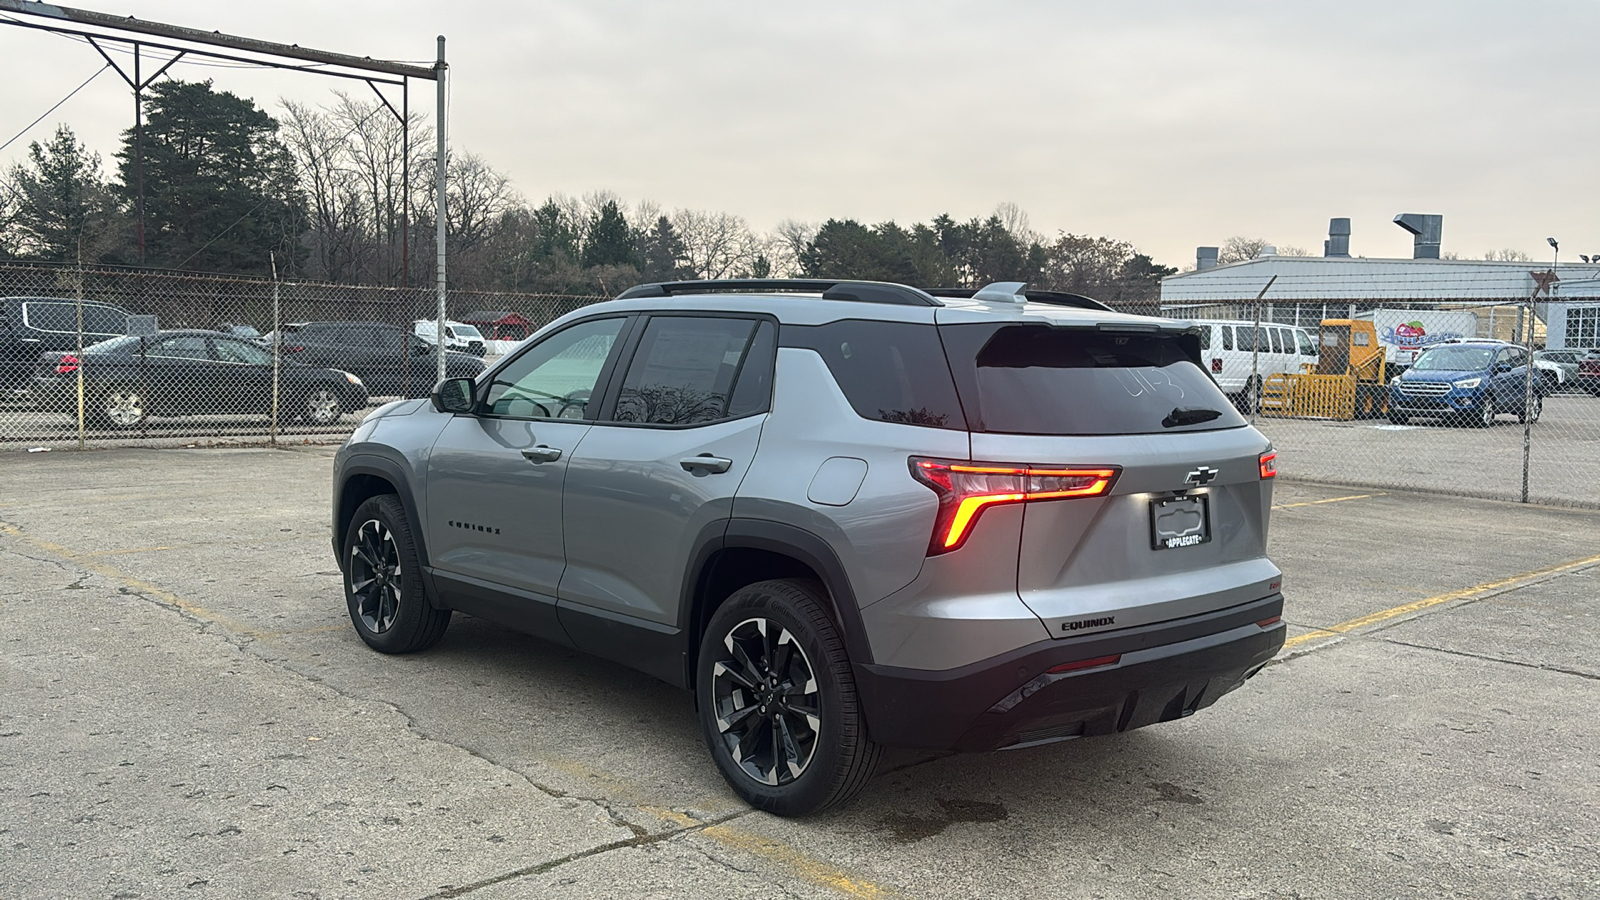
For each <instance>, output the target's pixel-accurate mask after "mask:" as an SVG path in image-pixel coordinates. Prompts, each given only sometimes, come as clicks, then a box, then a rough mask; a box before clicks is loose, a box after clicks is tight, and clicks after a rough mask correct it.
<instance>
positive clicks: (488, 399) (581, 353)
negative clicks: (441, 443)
mask: <svg viewBox="0 0 1600 900" xmlns="http://www.w3.org/2000/svg"><path fill="white" fill-rule="evenodd" d="M625 321H626V319H623V318H620V317H618V318H611V319H592V320H590V321H587V322H579V323H578V324H576V325H572V326H570V327H567V328H563V329H562V330H560V331H558V332H556V333H555V334H552V335H550V336H549V337H547V338H545V339H544V340H542V341H540V342H539V343H537V344H535V345H534V346H532V347H529V348H528V350H527V352H525V353H523V354H522V355H520V356H518V357H517V358H516V359H514V360H512V361H511V362H510V364H508V365H507V366H506V367H505V368H503V369H501V370H500V371H499V372H497V373H496V374H495V376H494V380H493V381H491V382H489V386H488V390H487V391H485V393H484V401H483V407H482V409H483V411H484V412H486V413H488V414H489V415H493V416H511V417H514V418H523V419H533V418H538V419H555V418H562V419H587V418H592V417H593V414H592V411H591V410H590V409H589V398H590V397H591V396H592V395H593V394H594V387H595V382H597V381H599V380H600V371H601V370H602V369H604V368H605V365H606V358H607V357H608V356H610V355H611V346H612V345H613V344H615V343H616V341H617V335H618V333H620V332H621V331H622V323H623V322H625Z"/></svg>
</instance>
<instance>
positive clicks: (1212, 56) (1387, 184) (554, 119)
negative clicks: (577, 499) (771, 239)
mask: <svg viewBox="0 0 1600 900" xmlns="http://www.w3.org/2000/svg"><path fill="white" fill-rule="evenodd" d="M72 5H76V6H78V7H79V8H84V9H92V10H95V11H97V12H105V13H112V14H116V15H132V16H136V17H138V18H141V19H147V20H153V21H158V22H166V23H169V24H174V25H183V26H188V27H193V28H201V29H205V30H219V31H223V32H226V33H230V34H236V35H242V36H246V37H253V38H258V39H262V40H271V41H279V42H283V43H293V44H300V45H301V46H305V47H315V48H317V49H323V50H330V51H335V52H341V53H350V54H355V55H360V56H373V57H377V58H387V59H399V60H411V61H418V62H424V63H426V62H430V61H431V60H432V59H433V55H434V37H435V35H439V34H443V35H445V36H446V37H447V38H448V41H449V43H448V57H449V61H450V71H451V95H452V101H453V107H452V111H451V115H450V140H451V146H452V147H453V148H455V149H457V150H469V151H472V152H475V153H477V154H479V155H481V156H483V157H485V158H486V159H487V160H488V161H489V162H490V163H491V164H492V165H493V166H495V167H496V168H498V169H500V170H501V171H503V172H505V173H506V174H508V175H510V176H511V178H512V180H513V183H514V184H515V186H516V187H517V189H518V190H519V191H520V192H521V193H522V194H524V195H525V196H527V197H528V198H529V199H531V200H534V201H538V200H541V199H543V198H544V197H545V196H547V195H549V194H551V193H553V192H561V193H565V194H572V195H582V194H585V193H588V192H591V191H596V190H610V191H614V192H616V193H617V194H619V195H621V197H622V198H623V199H624V200H625V201H627V202H629V203H633V202H637V201H639V200H653V201H655V202H656V203H659V204H661V205H662V206H664V207H667V208H674V207H680V206H689V207H695V208H700V209H711V210H718V211H725V212H731V213H735V214H738V215H741V216H744V217H745V218H746V219H748V220H749V222H750V223H751V225H752V226H753V227H755V228H757V229H760V230H767V229H770V228H772V227H773V226H775V225H776V224H777V223H778V222H779V221H781V220H783V219H798V220H802V221H810V222H819V221H821V220H823V219H826V218H828V217H838V218H843V217H852V218H855V219H858V220H860V221H862V222H866V223H869V224H870V223H877V222H881V221H884V220H888V219H894V220H896V221H899V222H901V223H910V222H915V221H926V220H927V219H929V218H931V217H933V216H935V215H937V214H939V213H942V212H948V213H950V214H951V215H952V216H955V217H956V218H958V219H965V218H971V217H974V216H985V215H987V214H989V213H990V212H992V211H993V210H994V208H995V207H996V205H997V204H999V203H1001V202H1006V201H1009V202H1012V203H1015V204H1017V205H1018V206H1020V207H1021V208H1022V209H1023V210H1024V211H1025V212H1027V213H1028V215H1029V217H1030V219H1031V222H1032V225H1033V227H1034V228H1035V229H1036V230H1038V231H1040V232H1042V233H1044V234H1046V235H1048V236H1053V235H1054V234H1055V233H1056V232H1057V231H1069V232H1074V233H1079V234H1090V235H1107V236H1111V237H1115V238H1120V239H1123V240H1128V241H1131V242H1133V243H1134V244H1135V245H1136V246H1138V247H1139V248H1140V249H1141V250H1142V251H1144V252H1146V253H1150V254H1151V255H1153V256H1154V257H1155V258H1156V259H1157V260H1159V261H1161V262H1163V263H1166V264H1168V265H1173V266H1179V267H1182V266H1185V265H1192V263H1193V260H1194V248H1195V247H1196V246H1197V245H1204V244H1213V245H1214V244H1219V243H1221V242H1222V241H1224V240H1225V239H1226V238H1228V237H1229V236H1231V235H1246V236H1252V237H1261V238H1266V239H1268V240H1271V241H1275V242H1277V243H1279V244H1284V245H1296V246H1300V247H1304V248H1307V249H1311V250H1314V251H1316V252H1317V253H1320V252H1321V247H1322V240H1323V238H1324V237H1325V236H1326V232H1327V225H1328V219H1329V218H1330V217H1333V216H1348V217H1350V218H1351V219H1352V226H1353V232H1354V233H1353V235H1352V238H1351V250H1352V252H1353V253H1355V254H1358V255H1363V256H1380V257H1408V256H1410V255H1411V238H1410V236H1409V235H1408V234H1406V233H1405V232H1403V231H1401V229H1400V228H1399V227H1398V226H1396V225H1393V224H1392V223H1391V220H1392V219H1393V217H1394V216H1395V215H1396V214H1397V213H1402V212H1417V213H1438V214H1442V215H1443V216H1444V250H1445V251H1446V252H1455V253H1458V254H1460V255H1461V256H1463V257H1473V256H1481V255H1482V254H1483V253H1484V252H1485V251H1488V250H1493V249H1500V248H1513V249H1517V250H1522V251H1524V252H1526V253H1529V254H1531V255H1533V256H1534V257H1535V258H1538V259H1547V258H1548V254H1549V247H1548V246H1547V245H1546V244H1545V237H1546V236H1548V235H1554V236H1556V237H1557V238H1558V239H1559V240H1560V241H1561V242H1562V247H1563V250H1564V252H1565V253H1566V254H1570V255H1569V256H1568V258H1569V259H1576V256H1577V254H1578V253H1580V252H1581V253H1588V252H1590V251H1597V252H1600V217H1597V215H1596V199H1597V197H1600V152H1597V151H1600V105H1597V104H1596V102H1595V98H1596V96H1597V94H1600V77H1597V76H1600V52H1597V45H1600V3H1596V2H1593V0H1521V2H1517V3H1509V2H1487V0H1484V2H1479V0H1433V2H1395V0H1383V2H1373V0H1347V2H1341V3H1333V2H1320V3H1312V2H1276V3H1269V2H1226V0H1209V2H1205V3H1197V2H1192V0H1172V2H1161V0H1118V2H1086V0H1085V2H1068V0H1056V2H1044V0H1039V2H1020V0H1019V2H1003V0H988V2H936V0H919V2H870V0H852V2H838V0H810V2H804V3H801V2H789V3H775V2H759V0H742V2H731V0H730V2H720V0H719V2H677V3H668V2H620V0H617V2H612V0H581V2H580V0H568V2H551V0H520V2H510V0H498V2H496V0H449V2H438V0H435V2H428V3H423V2H413V0H385V2H379V0H337V2H331V0H257V2H253V3H242V2H229V3H217V2H206V0H75V2H74V3H73V4H72ZM101 65H102V60H101V59H100V57H99V56H98V55H97V54H96V53H95V52H94V51H93V50H92V49H91V48H89V47H87V46H85V45H83V44H81V43H76V42H72V41H69V40H66V39H64V38H60V37H55V36H51V35H48V34H44V33H40V32H37V31H33V30H29V29H23V28H17V27H10V26H6V27H0V79H3V82H0V83H4V84H5V85H6V88H5V91H4V94H3V96H4V98H5V99H4V101H3V102H0V141H4V140H6V139H8V138H10V137H11V136H12V135H13V134H16V133H17V132H18V131H19V130H21V129H22V128H23V126H25V125H27V123H28V122H30V121H32V120H33V119H34V117H36V116H38V115H39V114H41V113H43V112H44V111H45V110H47V109H49V107H50V106H51V105H52V104H54V103H55V102H56V101H58V100H59V99H61V98H62V97H63V96H65V95H66V94H67V93H68V92H69V91H71V90H72V89H73V88H74V87H76V86H77V85H78V84H79V83H80V82H82V81H83V80H84V79H85V78H88V77H89V76H90V75H92V74H93V73H94V72H95V70H96V69H98V68H99V67H100V66H101ZM172 71H173V73H174V75H175V76H176V77H179V78H184V79H203V78H206V77H211V78H214V79H215V81H216V85H217V87H218V89H224V90H231V91H233V92H235V93H238V94H241V95H245V96H251V97H254V98H255V99H256V101H257V102H258V103H259V104H261V105H262V106H264V107H266V108H267V109H268V110H269V111H271V112H274V113H277V112H278V111H279V108H280V107H279V102H278V100H279V98H280V97H287V98H290V99H293V100H297V101H301V102H308V103H316V104H326V103H329V102H331V101H332V99H333V94H332V91H333V90H335V89H344V90H352V91H353V90H355V89H359V91H362V92H364V91H366V90H367V88H366V87H365V86H363V85H360V84H359V83H354V84H352V83H350V82H342V81H339V80H337V79H330V78H321V77H313V76H302V75H285V74H282V73H275V74H268V73H263V72H259V71H256V70H241V69H218V68H206V67H200V66H194V65H186V64H182V63H180V64H179V65H178V66H176V67H175V68H174V69H173V70H172ZM131 103H132V101H131V100H130V99H129V94H128V89H127V87H126V86H125V85H124V84H123V83H122V82H121V81H120V80H119V79H118V78H116V76H115V75H114V74H113V73H111V72H105V73H103V74H101V75H100V76H99V77H98V78H97V79H96V80H95V81H94V82H93V83H92V84H90V86H89V87H88V88H85V89H84V90H83V91H82V92H80V93H79V94H78V95H77V96H75V97H74V98H73V99H72V100H70V101H69V102H68V103H66V104H65V105H64V106H62V107H61V109H59V110H57V111H56V112H55V113H54V114H52V115H51V116H50V117H49V118H47V119H46V120H45V121H44V122H42V123H40V124H39V125H38V126H36V127H35V128H34V129H33V130H32V131H30V132H29V133H28V134H27V136H26V137H25V138H24V140H22V141H19V142H18V143H17V144H15V145H13V146H12V147H11V148H10V149H8V150H7V151H6V152H5V154H4V157H6V158H7V159H15V158H17V152H18V151H19V150H22V149H24V148H25V145H26V143H27V142H28V140H41V141H42V140H45V139H47V138H48V137H49V134H50V131H51V130H52V128H53V126H54V124H55V123H57V122H67V123H69V124H71V125H72V126H73V128H74V129H75V130H77V132H78V133H79V136H80V137H81V138H82V139H84V140H85V141H86V142H87V143H89V144H90V146H91V147H92V148H93V149H95V150H97V151H99V152H100V153H101V155H102V157H104V158H105V160H106V164H107V168H108V169H110V168H111V163H112V160H111V156H112V153H113V151H114V150H115V147H116V141H117V134H118V133H119V132H120V131H121V129H123V128H126V127H128V126H129V125H130V124H131V117H132V113H131ZM412 105H413V108H419V107H420V108H422V109H424V110H425V111H429V112H430V113H431V110H432V105H433V99H432V85H431V83H426V82H423V83H418V84H417V85H416V88H415V89H414V91H413V97H412Z"/></svg>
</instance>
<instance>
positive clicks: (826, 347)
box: [782, 319, 967, 430]
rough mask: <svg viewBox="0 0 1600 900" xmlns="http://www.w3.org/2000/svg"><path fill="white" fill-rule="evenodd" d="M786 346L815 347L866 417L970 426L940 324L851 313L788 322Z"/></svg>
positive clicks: (859, 410)
mask: <svg viewBox="0 0 1600 900" xmlns="http://www.w3.org/2000/svg"><path fill="white" fill-rule="evenodd" d="M782 344H783V346H785V347H790V346H793V347H804V348H806V349H809V350H815V351H816V352H817V353H818V354H819V355H821V357H822V361H823V362H825V363H827V365H828V371H829V372H831V373H832V374H833V380H834V381H835V382H837V383H838V385H839V389H840V390H841V391H843V392H844V395H845V398H846V399H847V400H849V401H850V406H851V408H853V409H854V410H855V411H856V415H859V416H861V417H862V418H863V419H876V420H879V421H883V422H896V423H899V424H902V425H925V426H930V427H933V428H954V429H958V430H965V429H966V427H967V420H966V416H964V415H963V414H962V411H961V402H960V400H958V399H957V397H956V386H955V382H954V381H953V380H952V379H951V375H950V363H949V362H948V361H947V360H946V359H945V351H944V345H943V344H942V343H941V342H940V340H939V332H938V330H937V326H934V325H919V324H916V323H913V322H867V321H859V320H855V319H846V320H844V321H842V322H833V323H830V324H828V325H819V326H798V325H786V326H784V328H783V338H782Z"/></svg>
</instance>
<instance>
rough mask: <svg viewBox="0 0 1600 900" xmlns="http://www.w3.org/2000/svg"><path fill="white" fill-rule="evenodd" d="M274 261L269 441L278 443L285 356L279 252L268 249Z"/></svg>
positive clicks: (269, 255) (270, 257) (272, 443)
mask: <svg viewBox="0 0 1600 900" xmlns="http://www.w3.org/2000/svg"><path fill="white" fill-rule="evenodd" d="M267 258H268V259H269V260H271V262H272V414H271V415H270V416H269V417H268V422H269V424H268V426H267V443H269V444H271V445H273V446H277V444H278V361H279V360H280V359H281V358H282V357H283V322H282V321H281V319H282V317H281V316H280V315H279V309H280V305H279V302H278V301H279V296H278V254H277V253H276V252H274V251H271V250H268V251H267Z"/></svg>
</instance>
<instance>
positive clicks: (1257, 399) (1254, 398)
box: [1244, 275, 1278, 425]
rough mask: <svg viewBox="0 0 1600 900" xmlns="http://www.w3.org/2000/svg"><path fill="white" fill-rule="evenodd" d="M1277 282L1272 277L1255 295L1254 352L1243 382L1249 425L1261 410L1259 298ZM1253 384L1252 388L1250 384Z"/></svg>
mask: <svg viewBox="0 0 1600 900" xmlns="http://www.w3.org/2000/svg"><path fill="white" fill-rule="evenodd" d="M1277 280H1278V276H1276V275H1274V276H1272V277H1271V278H1268V279H1267V283H1266V284H1265V285H1263V286H1262V288H1261V293H1259V294H1257V295H1256V333H1255V334H1254V335H1253V336H1252V337H1251V338H1250V341H1251V346H1252V347H1254V348H1255V350H1254V351H1253V352H1252V353H1251V354H1250V381H1247V382H1245V387H1244V389H1245V393H1247V394H1249V395H1250V424H1251V425H1254V424H1255V423H1256V413H1257V412H1259V411H1260V409H1261V298H1262V297H1265V296H1266V295H1267V291H1268V290H1270V289H1271V288H1272V283H1273V282H1274V281H1277ZM1252 382H1254V385H1255V386H1254V388H1252V387H1251V383H1252Z"/></svg>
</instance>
